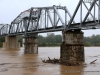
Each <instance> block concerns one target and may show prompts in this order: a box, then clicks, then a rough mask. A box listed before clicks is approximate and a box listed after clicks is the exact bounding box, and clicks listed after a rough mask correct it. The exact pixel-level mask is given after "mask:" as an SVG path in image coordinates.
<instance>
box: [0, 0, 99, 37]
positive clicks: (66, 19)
mask: <svg viewBox="0 0 100 75" xmlns="http://www.w3.org/2000/svg"><path fill="white" fill-rule="evenodd" d="M77 14H78V15H77ZM76 17H78V21H77V20H76V19H75V18H76ZM99 28H100V0H92V1H91V0H90V2H89V0H87V2H86V1H83V0H80V1H79V3H78V5H77V7H76V9H75V11H74V13H73V14H72V15H71V14H70V12H69V10H68V9H67V7H66V6H55V5H53V6H52V7H32V8H30V9H28V10H25V11H24V12H21V13H20V14H19V15H18V16H17V17H16V18H15V19H14V20H13V21H12V22H11V24H0V36H13V35H26V34H37V33H43V32H52V31H63V30H65V31H68V30H75V29H81V30H87V29H99Z"/></svg>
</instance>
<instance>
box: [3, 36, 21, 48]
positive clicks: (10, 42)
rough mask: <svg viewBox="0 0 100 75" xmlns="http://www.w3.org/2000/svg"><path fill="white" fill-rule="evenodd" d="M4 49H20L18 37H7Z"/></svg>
mask: <svg viewBox="0 0 100 75" xmlns="http://www.w3.org/2000/svg"><path fill="white" fill-rule="evenodd" d="M3 48H4V49H6V50H16V49H19V48H20V43H19V42H18V37H17V36H6V37H5V42H3Z"/></svg>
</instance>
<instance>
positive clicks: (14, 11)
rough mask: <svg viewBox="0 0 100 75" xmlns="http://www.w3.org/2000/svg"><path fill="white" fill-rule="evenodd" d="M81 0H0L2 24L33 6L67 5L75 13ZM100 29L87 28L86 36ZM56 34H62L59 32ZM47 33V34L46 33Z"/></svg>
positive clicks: (0, 21) (9, 21)
mask: <svg viewBox="0 0 100 75" xmlns="http://www.w3.org/2000/svg"><path fill="white" fill-rule="evenodd" d="M78 1H79V0H0V24H1V23H5V24H7V23H8V24H10V23H11V21H13V20H14V19H15V18H16V17H17V16H18V15H19V14H20V13H21V12H23V11H24V10H27V9H29V8H31V7H45V6H52V5H61V6H67V8H68V10H69V11H70V13H71V14H73V12H74V10H75V8H76V6H77V4H78ZM99 32H100V29H97V30H86V31H84V35H85V36H91V35H92V34H99ZM56 34H61V32H57V33H56ZM44 35H45V34H44Z"/></svg>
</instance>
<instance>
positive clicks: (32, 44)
mask: <svg viewBox="0 0 100 75" xmlns="http://www.w3.org/2000/svg"><path fill="white" fill-rule="evenodd" d="M24 53H25V54H32V53H33V54H34V53H35V54H38V38H37V37H32V36H27V37H24Z"/></svg>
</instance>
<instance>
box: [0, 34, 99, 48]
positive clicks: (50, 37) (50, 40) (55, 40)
mask: <svg viewBox="0 0 100 75" xmlns="http://www.w3.org/2000/svg"><path fill="white" fill-rule="evenodd" d="M18 39H19V42H20V43H21V46H22V36H18ZM4 41H5V38H4V37H0V47H2V44H3V42H4ZM61 42H62V36H61V35H55V34H54V33H48V34H47V36H46V37H44V36H42V35H38V44H39V46H59V45H60V44H61ZM84 45H85V46H100V35H92V36H89V37H84Z"/></svg>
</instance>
